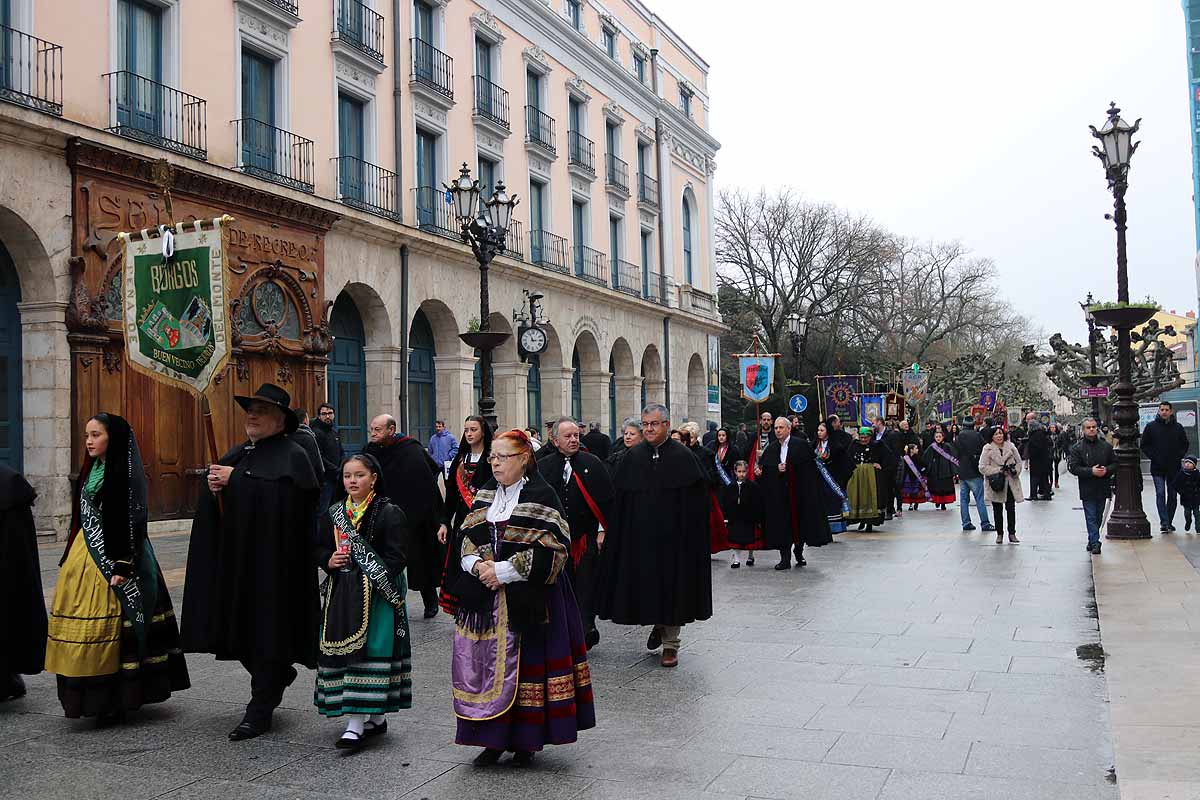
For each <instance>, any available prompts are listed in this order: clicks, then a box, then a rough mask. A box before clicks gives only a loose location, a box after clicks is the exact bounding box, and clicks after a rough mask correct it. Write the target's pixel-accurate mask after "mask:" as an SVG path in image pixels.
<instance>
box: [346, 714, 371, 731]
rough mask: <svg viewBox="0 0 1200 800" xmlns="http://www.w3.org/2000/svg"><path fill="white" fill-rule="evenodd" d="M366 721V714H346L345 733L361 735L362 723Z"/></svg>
mask: <svg viewBox="0 0 1200 800" xmlns="http://www.w3.org/2000/svg"><path fill="white" fill-rule="evenodd" d="M366 722H367V715H366V714H348V715H347V716H346V733H353V734H355V735H357V736H362V734H363V725H365V724H366Z"/></svg>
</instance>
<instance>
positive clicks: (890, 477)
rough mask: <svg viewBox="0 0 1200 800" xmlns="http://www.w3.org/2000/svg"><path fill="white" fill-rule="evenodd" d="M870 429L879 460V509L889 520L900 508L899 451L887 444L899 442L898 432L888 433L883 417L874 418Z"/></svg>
mask: <svg viewBox="0 0 1200 800" xmlns="http://www.w3.org/2000/svg"><path fill="white" fill-rule="evenodd" d="M871 427H872V429H873V431H874V433H873V434H872V435H871V440H872V441H873V442H875V444H877V445H879V448H878V450H877V453H876V454H877V456H878V457H879V459H880V461H879V474H878V475H877V476H876V478H875V480H876V485H877V487H878V489H879V507H880V508H881V509H883V518H884V519H885V520H889V519H891V518H892V516H893V515H894V513H895V511H896V510H897V509H899V508H900V507H901V505H900V498H899V496H898V495H897V494H896V464H898V463H899V461H900V456H899V453H900V451H898V450H893V449H892V445H890V444H888V442H889V441H895V442H898V441H899V440H898V439H897V438H896V437H898V436H899V431H889V430H888V428H887V423H885V422H884V420H883V417H876V418H875V421H874V422H873V423H872V425H871ZM884 459H886V463H885V461H884Z"/></svg>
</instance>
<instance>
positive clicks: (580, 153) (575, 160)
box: [567, 131, 596, 175]
mask: <svg viewBox="0 0 1200 800" xmlns="http://www.w3.org/2000/svg"><path fill="white" fill-rule="evenodd" d="M567 163H568V164H572V165H574V166H576V167H580V168H581V169H583V170H585V171H587V172H590V173H592V174H593V175H595V174H596V144H595V142H593V141H592V140H591V139H589V138H587V137H586V136H584V135H583V134H582V133H580V132H579V131H567Z"/></svg>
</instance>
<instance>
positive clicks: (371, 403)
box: [309, 345, 407, 433]
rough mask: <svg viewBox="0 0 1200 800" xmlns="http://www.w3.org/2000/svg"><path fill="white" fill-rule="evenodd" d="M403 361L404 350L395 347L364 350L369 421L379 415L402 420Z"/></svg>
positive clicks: (365, 348)
mask: <svg viewBox="0 0 1200 800" xmlns="http://www.w3.org/2000/svg"><path fill="white" fill-rule="evenodd" d="M403 359H404V350H403V349H402V348H400V347H395V346H393V345H385V346H383V347H364V348H363V360H364V361H365V362H366V367H367V387H366V394H367V418H368V420H369V419H372V418H374V417H376V416H378V415H379V414H391V415H392V416H393V417H395V418H396V419H397V420H399V419H400V390H401V389H402V387H401V386H400V365H401V363H402V362H403ZM309 413H313V412H309ZM405 433H407V431H405Z"/></svg>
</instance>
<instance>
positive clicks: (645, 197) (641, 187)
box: [638, 172, 658, 208]
mask: <svg viewBox="0 0 1200 800" xmlns="http://www.w3.org/2000/svg"><path fill="white" fill-rule="evenodd" d="M638 202H639V203H645V204H646V205H651V206H654V207H655V208H658V181H657V180H656V179H654V178H651V177H650V176H649V175H647V174H646V173H644V172H639V173H638Z"/></svg>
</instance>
